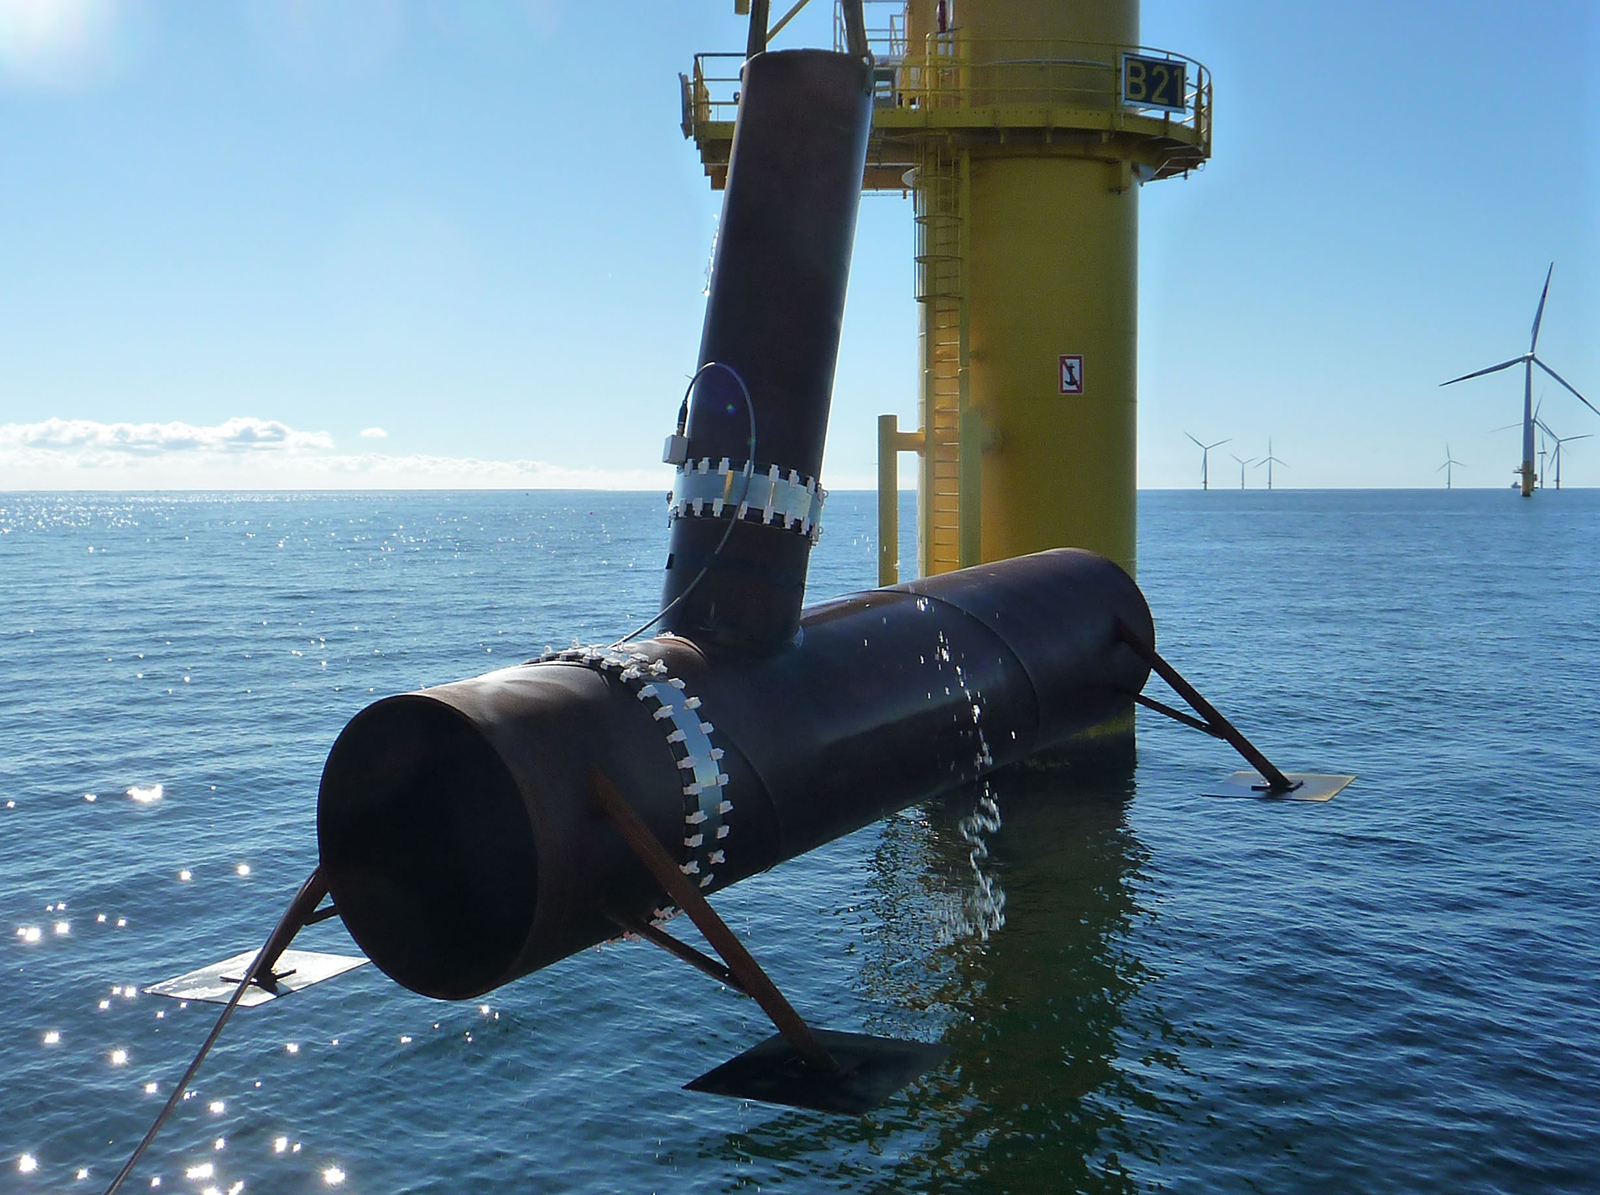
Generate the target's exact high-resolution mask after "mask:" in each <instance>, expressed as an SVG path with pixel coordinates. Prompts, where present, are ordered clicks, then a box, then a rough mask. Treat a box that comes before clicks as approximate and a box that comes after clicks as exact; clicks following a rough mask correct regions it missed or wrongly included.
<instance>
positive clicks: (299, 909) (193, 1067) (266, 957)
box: [105, 868, 327, 1195]
mask: <svg viewBox="0 0 1600 1195" xmlns="http://www.w3.org/2000/svg"><path fill="white" fill-rule="evenodd" d="M326 891H327V885H325V884H324V883H323V882H322V869H321V868H318V869H316V870H314V871H313V872H312V873H311V875H310V876H308V877H307V878H306V882H305V883H304V884H301V885H300V890H299V891H298V892H296V893H295V895H294V899H293V900H292V901H290V902H289V907H288V909H286V910H285V911H284V914H283V916H282V917H281V918H279V920H278V924H277V925H275V926H274V927H273V929H272V933H271V934H270V935H269V936H268V938H267V940H266V942H264V943H263V944H262V946H261V949H260V950H258V951H257V952H256V957H255V961H254V962H252V963H251V964H250V966H249V967H247V968H246V969H245V973H244V978H243V979H241V980H240V981H239V986H238V987H236V988H234V990H233V995H232V996H230V997H228V1002H227V1004H225V1005H223V1008H222V1015H221V1016H219V1017H218V1018H217V1023H216V1024H215V1025H213V1026H212V1027H211V1032H210V1033H209V1034H207V1035H206V1039H205V1041H203V1042H201V1043H200V1049H199V1052H198V1053H196V1054H195V1056H194V1061H193V1062H191V1063H190V1064H189V1069H188V1070H186V1071H184V1072H183V1078H181V1079H179V1080H178V1085H177V1086H176V1087H174V1088H173V1089H172V1094H171V1095H170V1096H168V1097H167V1102H166V1104H165V1105H164V1106H163V1107H162V1109H161V1111H160V1112H158V1113H156V1119H155V1122H154V1123H153V1124H152V1125H151V1126H150V1129H149V1131H148V1132H146V1133H145V1135H144V1138H143V1139H142V1140H141V1141H140V1142H139V1144H138V1145H136V1146H135V1147H134V1150H133V1154H132V1155H131V1156H130V1157H129V1158H128V1160H127V1161H126V1162H125V1163H123V1166H122V1169H121V1170H119V1171H117V1176H116V1177H115V1178H114V1179H112V1180H111V1185H110V1186H109V1187H107V1188H106V1190H105V1195H116V1192H117V1190H118V1189H119V1188H120V1187H121V1186H122V1184H123V1183H124V1182H125V1181H126V1180H127V1178H128V1176H129V1175H130V1174H132V1173H133V1168H134V1167H135V1166H136V1165H138V1163H139V1159H140V1158H142V1157H143V1156H144V1152H145V1150H147V1149H149V1148H150V1143H151V1142H152V1141H154V1140H155V1139H156V1134H157V1133H159V1132H160V1131H161V1126H162V1125H163V1124H165V1123H166V1122H167V1118H168V1117H170V1116H171V1115H172V1110H173V1109H174V1108H176V1107H177V1106H178V1105H179V1104H180V1103H182V1102H183V1094H184V1092H186V1091H188V1090H189V1084H190V1083H192V1082H193V1081H194V1077H195V1074H196V1072H198V1071H199V1069H200V1064H201V1063H202V1062H204V1061H205V1060H206V1055H207V1054H209V1053H210V1052H211V1047H212V1046H214V1045H216V1042H217V1038H219V1037H221V1036H222V1027H223V1026H224V1025H226V1024H227V1023H228V1018H229V1017H231V1016H232V1015H233V1010H234V1009H235V1008H238V1007H239V1001H240V1000H241V999H243V998H244V994H245V991H246V990H247V989H248V988H249V987H250V985H251V984H252V983H254V982H255V980H256V977H257V976H258V975H259V974H260V973H261V969H262V967H263V966H267V967H270V966H271V965H272V964H273V963H274V962H276V961H277V959H278V956H280V955H281V954H282V953H283V951H284V949H285V947H287V946H288V945H289V942H290V941H291V940H292V939H293V938H294V935H295V934H296V933H297V932H298V931H299V929H300V928H301V926H303V925H305V924H306V917H307V914H309V913H310V912H311V911H312V910H314V909H315V908H316V907H317V905H318V903H320V902H321V900H322V897H323V894H324V893H325V892H326Z"/></svg>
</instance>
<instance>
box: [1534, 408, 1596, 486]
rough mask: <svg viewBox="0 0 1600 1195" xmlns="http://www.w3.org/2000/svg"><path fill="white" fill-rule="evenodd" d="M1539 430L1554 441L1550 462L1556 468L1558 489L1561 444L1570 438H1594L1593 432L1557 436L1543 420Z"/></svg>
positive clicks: (1559, 484) (1567, 441)
mask: <svg viewBox="0 0 1600 1195" xmlns="http://www.w3.org/2000/svg"><path fill="white" fill-rule="evenodd" d="M1539 430H1540V431H1542V432H1543V433H1544V434H1545V435H1547V436H1549V437H1550V439H1551V440H1552V441H1554V442H1555V446H1556V447H1555V452H1554V454H1553V458H1554V459H1552V460H1551V462H1550V463H1551V464H1552V465H1554V466H1555V469H1556V489H1558V490H1559V489H1560V488H1561V446H1562V445H1563V444H1566V443H1569V442H1570V441H1572V440H1589V439H1593V438H1594V433H1593V432H1584V433H1583V435H1581V436H1558V435H1556V434H1555V432H1553V431H1551V430H1550V428H1549V425H1548V424H1545V423H1543V422H1540V423H1539Z"/></svg>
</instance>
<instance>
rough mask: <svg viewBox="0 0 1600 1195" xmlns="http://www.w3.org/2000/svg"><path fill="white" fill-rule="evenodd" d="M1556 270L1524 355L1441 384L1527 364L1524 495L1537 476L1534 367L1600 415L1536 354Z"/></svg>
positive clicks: (1548, 273) (1520, 470) (1546, 280)
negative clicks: (1535, 470) (1534, 450)
mask: <svg viewBox="0 0 1600 1195" xmlns="http://www.w3.org/2000/svg"><path fill="white" fill-rule="evenodd" d="M1555 272H1556V263H1555V262H1551V263H1550V269H1549V270H1548V271H1546V273H1545V276H1544V291H1543V292H1542V293H1541V294H1540V295H1539V309H1538V310H1537V311H1535V312H1534V313H1533V335H1532V336H1531V337H1529V339H1528V351H1527V352H1525V353H1523V354H1522V356H1520V357H1513V358H1511V360H1509V361H1502V362H1500V364H1499V365H1491V366H1489V368H1488V369H1479V370H1475V371H1474V372H1472V373H1464V374H1462V375H1461V376H1460V377H1459V378H1451V379H1450V380H1449V381H1448V382H1440V383H1439V384H1440V385H1441V386H1453V385H1455V384H1456V383H1457V382H1464V381H1466V380H1467V379H1468V378H1481V377H1482V376H1483V375H1484V374H1486V373H1498V372H1499V371H1500V370H1502V369H1510V368H1511V367H1512V366H1513V365H1521V366H1522V367H1523V379H1522V465H1521V467H1519V468H1518V469H1517V470H1516V471H1517V473H1519V474H1520V475H1521V477H1522V496H1523V497H1524V498H1529V497H1532V496H1533V482H1534V477H1535V473H1534V469H1533V426H1534V418H1533V367H1534V366H1535V365H1537V366H1538V367H1539V368H1540V369H1542V370H1544V371H1545V373H1547V374H1549V375H1550V376H1551V377H1553V378H1554V379H1555V380H1556V381H1558V382H1560V383H1561V384H1562V386H1564V387H1566V388H1567V389H1568V390H1570V391H1572V394H1573V396H1574V397H1575V398H1577V400H1578V401H1579V402H1581V403H1582V404H1583V405H1584V406H1586V407H1588V408H1589V409H1590V410H1591V411H1593V412H1594V413H1595V414H1596V415H1600V407H1596V406H1595V405H1594V404H1593V403H1592V402H1590V401H1589V400H1588V399H1587V398H1585V397H1584V396H1583V395H1581V394H1579V393H1578V392H1577V391H1576V390H1574V389H1573V387H1572V385H1571V383H1569V382H1568V381H1567V379H1566V378H1564V377H1562V376H1561V375H1560V374H1558V373H1557V372H1556V371H1555V370H1553V369H1551V368H1550V367H1549V366H1548V365H1546V364H1545V363H1544V362H1543V361H1541V360H1539V358H1538V357H1536V356H1534V350H1535V349H1536V348H1537V347H1538V345H1539V323H1540V321H1541V320H1543V319H1544V301H1545V300H1546V299H1548V298H1549V297H1550V277H1551V275H1552V274H1554V273H1555Z"/></svg>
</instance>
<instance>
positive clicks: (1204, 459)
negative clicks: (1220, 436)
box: [1183, 432, 1232, 490]
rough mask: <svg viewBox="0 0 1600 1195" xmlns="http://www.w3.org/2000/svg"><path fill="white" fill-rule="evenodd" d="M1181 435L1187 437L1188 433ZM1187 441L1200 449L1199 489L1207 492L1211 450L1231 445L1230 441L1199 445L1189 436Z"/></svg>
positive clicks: (1209, 484)
mask: <svg viewBox="0 0 1600 1195" xmlns="http://www.w3.org/2000/svg"><path fill="white" fill-rule="evenodd" d="M1183 434H1184V435H1186V436H1189V433H1188V432H1184V433H1183ZM1189 439H1191V440H1194V442H1195V445H1196V446H1197V447H1198V448H1199V449H1200V488H1201V489H1202V490H1209V489H1210V488H1211V482H1210V478H1209V476H1208V474H1209V473H1210V469H1209V467H1208V466H1209V463H1210V460H1211V450H1212V449H1213V448H1221V447H1222V446H1223V445H1224V444H1231V443H1232V440H1218V441H1217V442H1216V443H1215V444H1201V443H1200V441H1199V440H1195V439H1194V437H1193V436H1189Z"/></svg>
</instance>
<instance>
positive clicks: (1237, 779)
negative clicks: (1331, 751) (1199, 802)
mask: <svg viewBox="0 0 1600 1195" xmlns="http://www.w3.org/2000/svg"><path fill="white" fill-rule="evenodd" d="M1284 776H1286V777H1287V778H1288V779H1289V780H1290V781H1291V782H1292V781H1298V782H1299V785H1300V787H1298V788H1296V789H1295V790H1294V791H1293V792H1286V793H1274V792H1269V791H1267V782H1266V780H1265V779H1264V778H1263V777H1262V775H1261V773H1260V772H1235V773H1234V774H1233V775H1231V776H1229V777H1228V778H1227V779H1226V780H1223V781H1219V782H1218V783H1216V784H1213V785H1212V786H1211V787H1210V788H1208V789H1206V791H1205V795H1206V796H1208V797H1255V798H1256V799H1258V800H1260V799H1262V798H1265V799H1267V800H1270V801H1331V800H1333V798H1334V797H1336V796H1338V795H1339V794H1340V793H1341V792H1343V791H1344V790H1345V788H1346V787H1347V786H1348V785H1349V784H1350V782H1351V781H1352V780H1354V779H1355V777H1354V776H1341V775H1338V774H1333V773H1322V772H1285V773H1284Z"/></svg>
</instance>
